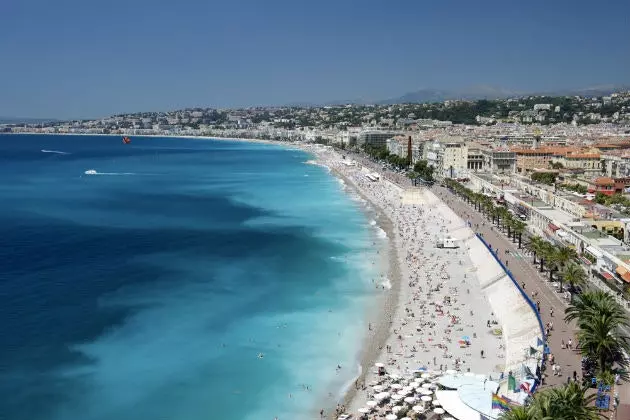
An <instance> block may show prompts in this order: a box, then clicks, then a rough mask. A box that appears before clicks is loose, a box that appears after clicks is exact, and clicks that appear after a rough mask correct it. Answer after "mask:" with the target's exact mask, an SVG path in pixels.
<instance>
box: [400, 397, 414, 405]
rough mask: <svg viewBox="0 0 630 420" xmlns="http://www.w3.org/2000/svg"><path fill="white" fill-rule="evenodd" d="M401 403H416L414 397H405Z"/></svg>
mask: <svg viewBox="0 0 630 420" xmlns="http://www.w3.org/2000/svg"><path fill="white" fill-rule="evenodd" d="M403 401H404V402H406V403H407V404H413V403H415V402H416V399H415V398H414V397H405V399H404V400H403Z"/></svg>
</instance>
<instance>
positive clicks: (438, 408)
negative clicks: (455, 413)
mask: <svg viewBox="0 0 630 420" xmlns="http://www.w3.org/2000/svg"><path fill="white" fill-rule="evenodd" d="M433 412H434V413H435V414H444V413H446V411H444V409H443V408H442V407H435V408H434V409H433Z"/></svg>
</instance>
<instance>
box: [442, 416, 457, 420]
mask: <svg viewBox="0 0 630 420" xmlns="http://www.w3.org/2000/svg"><path fill="white" fill-rule="evenodd" d="M442 420H455V417H450V416H449V417H443V418H442Z"/></svg>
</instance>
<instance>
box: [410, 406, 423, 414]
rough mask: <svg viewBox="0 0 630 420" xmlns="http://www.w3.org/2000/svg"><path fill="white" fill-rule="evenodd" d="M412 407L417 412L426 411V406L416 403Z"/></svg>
mask: <svg viewBox="0 0 630 420" xmlns="http://www.w3.org/2000/svg"><path fill="white" fill-rule="evenodd" d="M411 409H412V410H413V411H414V412H416V413H424V407H423V406H421V405H414V406H413V407H411Z"/></svg>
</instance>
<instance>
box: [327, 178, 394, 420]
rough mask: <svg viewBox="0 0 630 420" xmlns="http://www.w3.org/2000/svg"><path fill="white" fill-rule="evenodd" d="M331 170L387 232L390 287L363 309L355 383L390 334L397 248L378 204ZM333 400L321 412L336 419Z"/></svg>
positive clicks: (351, 393)
mask: <svg viewBox="0 0 630 420" xmlns="http://www.w3.org/2000/svg"><path fill="white" fill-rule="evenodd" d="M331 173H332V174H334V175H335V176H337V177H339V178H340V179H342V180H343V181H344V182H345V183H346V185H348V186H350V187H351V188H352V190H353V191H354V192H356V193H357V194H358V195H359V196H360V197H361V198H363V199H364V200H366V201H367V202H368V203H370V206H371V207H372V208H374V210H375V211H376V214H377V220H376V223H377V226H378V227H380V228H381V229H383V231H385V233H386V234H387V238H388V240H387V248H388V249H387V252H388V259H389V260H388V270H387V277H388V279H389V280H390V282H391V285H392V286H391V289H390V290H389V291H388V292H387V293H385V294H384V295H383V296H382V297H380V298H379V299H378V302H377V305H376V308H375V309H372V310H368V311H367V313H366V316H367V319H368V322H369V323H370V324H371V325H372V330H371V331H369V332H368V334H367V335H366V337H365V338H364V340H363V345H362V350H361V356H360V359H359V364H360V365H361V373H360V374H359V376H358V377H357V378H356V379H355V381H354V382H355V384H356V383H363V382H365V378H366V376H367V374H368V372H369V368H370V367H371V366H374V363H375V362H376V361H377V360H378V358H379V356H380V354H381V352H382V349H383V348H384V347H385V343H386V342H387V339H388V337H389V336H390V334H391V331H390V330H391V326H392V316H393V314H394V312H395V309H396V307H397V306H398V299H399V296H400V288H401V284H402V278H401V271H400V265H399V263H398V261H399V259H398V248H397V247H396V243H395V239H394V238H395V235H394V225H393V222H392V221H391V219H390V218H389V217H388V216H387V214H386V213H385V212H384V211H383V209H381V208H380V206H379V205H378V203H375V202H374V201H373V200H372V199H371V198H370V197H369V196H367V195H366V194H364V193H363V192H362V191H361V190H360V188H358V187H357V185H355V183H354V182H353V181H352V179H350V178H348V177H347V176H345V175H344V174H342V173H341V172H340V171H338V170H336V169H334V168H331ZM358 391H359V390H358V389H357V388H356V387H355V385H354V384H352V386H350V387H349V389H348V390H347V392H346V393H345V395H344V396H343V398H342V400H341V404H342V405H345V406H348V407H349V406H350V405H351V403H352V401H353V399H354V398H355V397H356V396H357V392H358ZM336 403H337V402H335V403H334V404H333V405H330V403H329V406H327V407H326V409H325V412H326V413H327V418H329V419H336V417H335V416H334V410H335V405H336Z"/></svg>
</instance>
